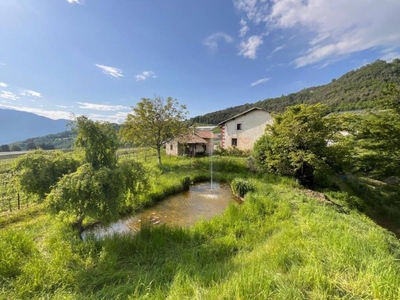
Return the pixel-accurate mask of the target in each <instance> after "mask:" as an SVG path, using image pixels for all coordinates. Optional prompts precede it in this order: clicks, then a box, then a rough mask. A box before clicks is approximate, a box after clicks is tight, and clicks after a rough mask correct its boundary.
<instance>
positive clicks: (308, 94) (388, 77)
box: [192, 59, 400, 124]
mask: <svg viewBox="0 0 400 300" xmlns="http://www.w3.org/2000/svg"><path fill="white" fill-rule="evenodd" d="M388 82H393V83H397V84H400V59H395V60H394V61H393V62H391V63H388V62H386V61H382V60H378V61H376V62H374V63H372V64H369V65H366V66H364V67H361V68H359V69H356V70H353V71H350V72H348V73H346V74H344V75H343V76H342V77H340V78H338V79H334V80H332V82H331V83H329V84H326V85H321V86H317V87H310V88H307V89H303V90H301V91H299V92H297V93H292V94H289V95H286V96H284V95H282V96H281V97H278V98H269V99H265V100H261V101H258V102H255V103H246V104H243V105H239V106H235V107H229V108H226V109H224V110H220V111H216V112H212V113H208V114H205V115H203V116H197V117H194V118H193V119H192V122H195V123H208V124H218V123H219V122H222V121H224V120H226V119H228V118H230V117H232V116H234V115H236V114H239V113H241V112H243V111H246V110H248V109H250V108H252V107H255V106H257V107H261V108H265V109H267V110H269V111H272V112H281V111H283V110H284V109H285V107H287V106H291V105H296V104H301V103H305V104H315V103H324V104H326V105H328V107H329V110H330V111H331V112H334V111H347V110H359V109H366V108H373V107H375V100H376V99H377V98H378V97H379V96H380V93H381V91H382V89H383V88H384V87H385V85H386V84H387V83H388Z"/></svg>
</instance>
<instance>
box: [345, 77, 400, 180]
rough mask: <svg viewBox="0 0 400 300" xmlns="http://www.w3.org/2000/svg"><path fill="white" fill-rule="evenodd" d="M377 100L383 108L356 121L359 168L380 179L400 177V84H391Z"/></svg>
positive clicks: (354, 137)
mask: <svg viewBox="0 0 400 300" xmlns="http://www.w3.org/2000/svg"><path fill="white" fill-rule="evenodd" d="M377 102H378V103H379V105H380V108H381V109H380V110H371V111H369V112H368V113H366V114H364V115H361V116H359V117H358V118H354V119H353V122H352V126H353V127H352V138H353V141H354V145H355V146H356V147H357V151H356V152H355V155H354V156H355V158H356V159H357V166H358V170H357V171H359V172H361V173H364V174H366V175H369V176H372V177H374V178H377V179H383V178H385V177H388V176H400V171H399V165H400V85H394V84H389V85H387V87H386V88H385V89H384V90H383V92H382V96H381V98H380V99H379V100H378V101H377Z"/></svg>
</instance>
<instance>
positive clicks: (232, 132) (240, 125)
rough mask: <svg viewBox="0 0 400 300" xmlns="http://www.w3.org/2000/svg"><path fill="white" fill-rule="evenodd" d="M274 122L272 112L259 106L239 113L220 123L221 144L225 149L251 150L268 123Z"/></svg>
mask: <svg viewBox="0 0 400 300" xmlns="http://www.w3.org/2000/svg"><path fill="white" fill-rule="evenodd" d="M272 122H273V118H272V117H271V115H270V113H269V112H268V111H266V110H265V109H262V108H258V107H253V108H251V109H249V110H247V111H245V112H242V113H240V114H237V115H236V116H233V117H232V118H229V119H227V120H225V121H223V122H221V123H219V124H218V126H219V127H220V128H221V141H220V146H221V147H222V148H225V149H228V148H230V147H237V148H238V149H240V150H251V149H253V146H254V143H255V142H256V141H257V140H258V139H259V138H260V137H261V136H262V135H263V134H264V131H265V127H266V126H267V124H272Z"/></svg>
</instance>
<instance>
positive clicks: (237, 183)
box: [231, 178, 255, 198]
mask: <svg viewBox="0 0 400 300" xmlns="http://www.w3.org/2000/svg"><path fill="white" fill-rule="evenodd" d="M231 188H232V191H233V192H234V193H235V194H236V195H238V196H239V197H241V198H243V197H244V196H245V195H246V194H247V193H248V192H254V191H255V186H254V184H253V183H251V182H250V181H248V180H245V179H240V178H235V179H234V180H233V181H232V183H231Z"/></svg>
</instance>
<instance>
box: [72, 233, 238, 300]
mask: <svg viewBox="0 0 400 300" xmlns="http://www.w3.org/2000/svg"><path fill="white" fill-rule="evenodd" d="M94 245H95V248H96V251H95V252H96V253H95V255H94V259H95V263H94V264H93V267H91V268H88V269H86V270H85V271H82V272H80V274H78V276H77V278H76V282H77V286H78V289H79V293H80V294H81V295H82V296H84V297H85V296H87V297H90V298H91V297H94V298H96V299H99V298H108V299H115V298H117V297H122V298H126V297H127V295H134V296H135V298H140V297H145V296H146V295H148V294H149V293H150V294H152V295H159V296H158V297H161V298H166V297H167V296H168V295H169V293H170V290H171V288H172V287H173V286H174V285H178V286H179V288H182V289H184V290H186V292H185V293H188V295H187V296H190V294H192V293H194V292H195V291H194V290H193V289H196V288H202V287H203V288H204V287H208V286H211V285H213V284H215V283H216V282H220V281H222V280H224V278H225V277H226V276H227V275H228V273H229V271H232V265H231V263H229V261H230V259H231V258H232V257H233V256H234V255H235V254H236V253H237V252H238V249H237V247H236V246H235V244H234V243H231V242H228V241H225V242H224V241H223V240H219V241H216V240H215V239H213V240H211V239H208V238H206V237H204V236H202V235H200V234H198V233H197V234H196V233H192V232H191V231H189V230H186V229H180V228H169V227H166V226H159V227H145V228H143V229H142V230H141V231H140V232H139V233H138V234H137V235H135V236H131V235H122V236H114V237H112V238H107V239H105V240H103V241H97V242H95V243H94ZM175 288H176V286H175ZM192 295H193V294H192ZM156 298H157V297H156Z"/></svg>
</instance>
